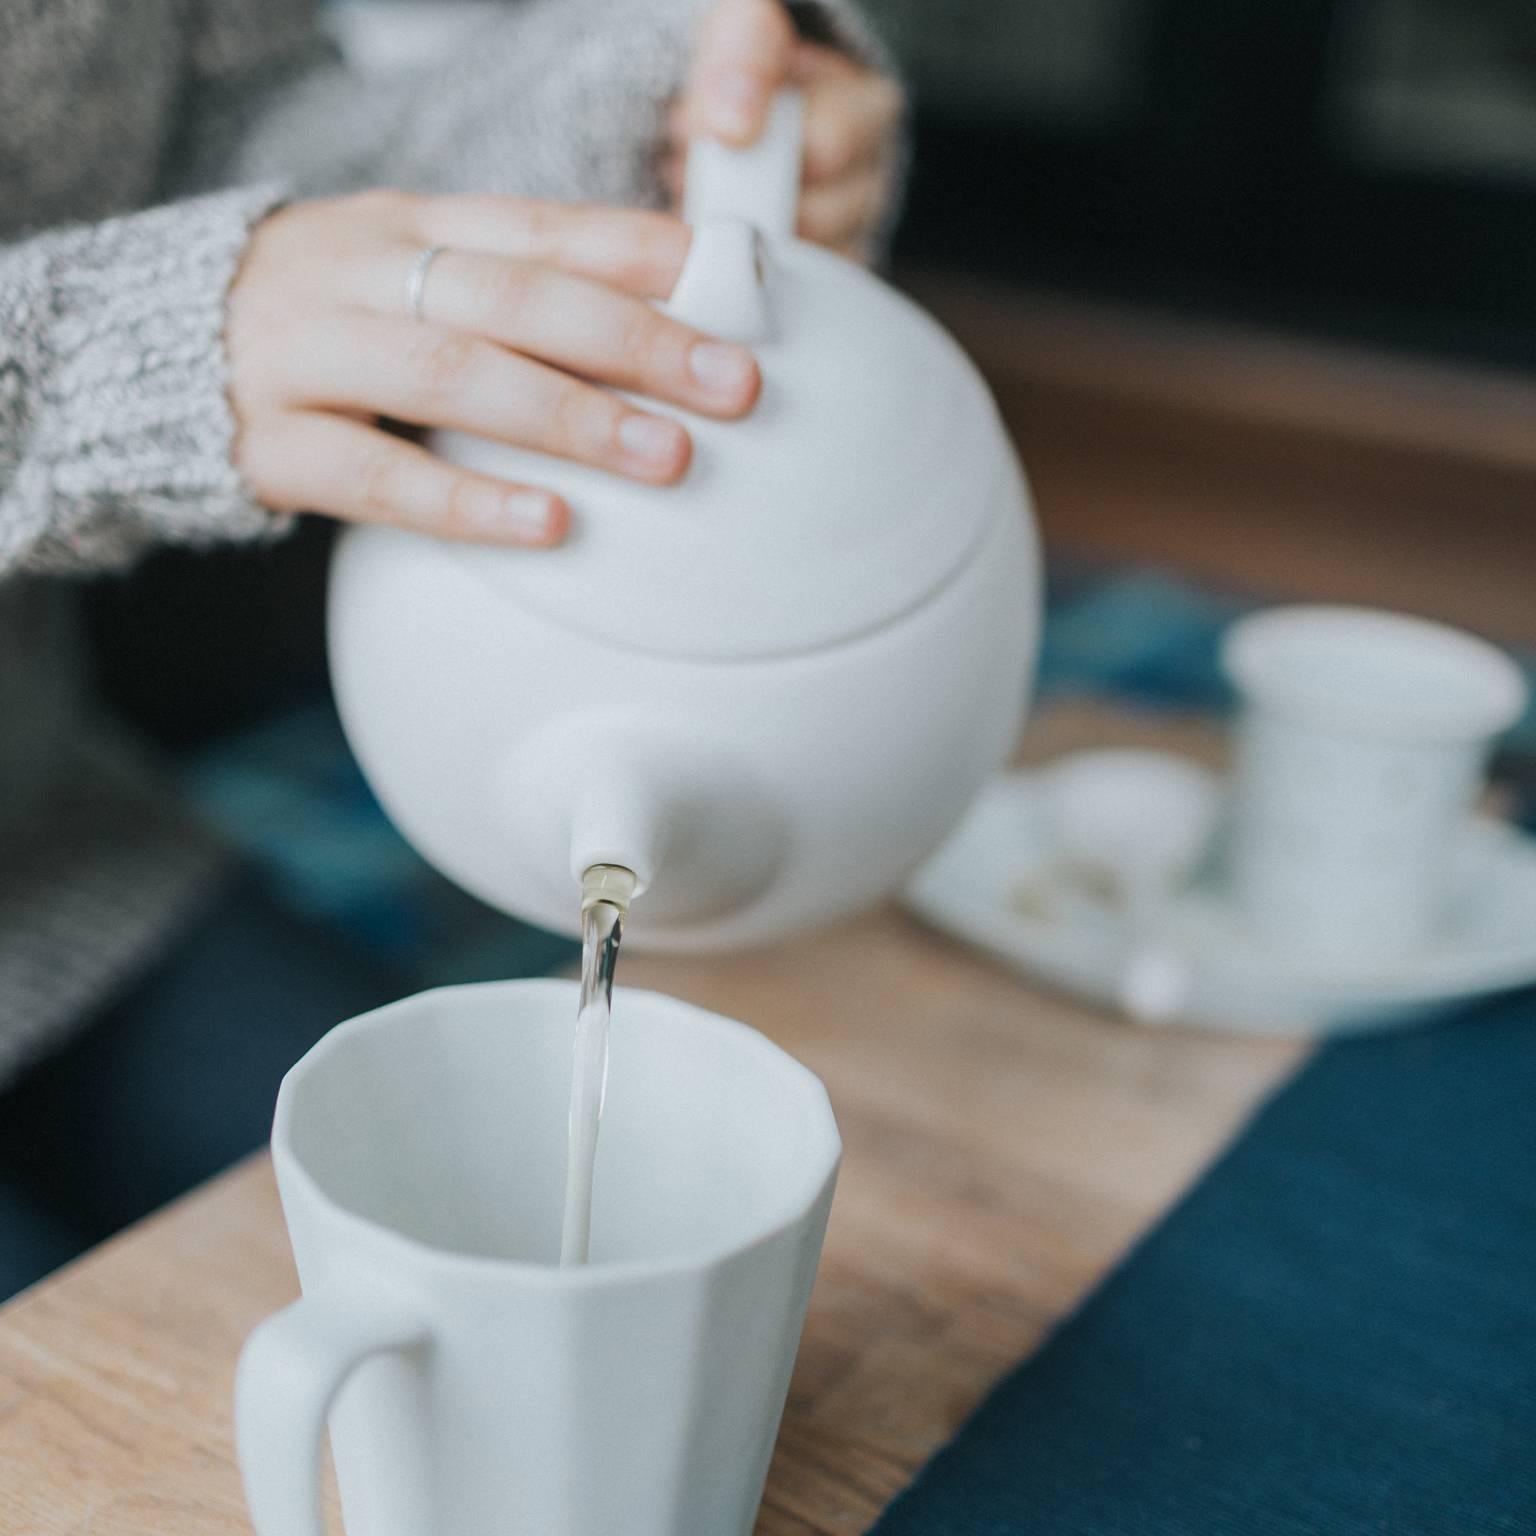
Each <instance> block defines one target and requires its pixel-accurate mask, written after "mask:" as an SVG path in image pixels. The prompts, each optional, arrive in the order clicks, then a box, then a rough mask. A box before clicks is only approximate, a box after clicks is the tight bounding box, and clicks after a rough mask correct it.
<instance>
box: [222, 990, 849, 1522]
mask: <svg viewBox="0 0 1536 1536" xmlns="http://www.w3.org/2000/svg"><path fill="white" fill-rule="evenodd" d="M575 1020H576V987H575V984H574V983H569V982H559V981H524V982H508V983H500V984H496V985H490V986H478V987H457V988H451V989H448V990H444V991H438V992H429V993H425V994H423V995H422V996H419V997H414V998H410V999H408V1000H407V1001H405V1002H401V1003H396V1004H393V1005H392V1006H390V1007H388V1008H383V1009H380V1010H379V1011H377V1012H375V1013H370V1014H366V1015H364V1016H363V1017H362V1018H359V1019H354V1020H352V1021H351V1022H350V1023H347V1024H343V1025H340V1026H339V1027H338V1028H336V1029H334V1030H332V1031H331V1033H330V1034H329V1035H327V1036H326V1037H325V1039H324V1040H322V1041H321V1042H320V1043H319V1044H318V1045H317V1046H315V1047H314V1049H313V1050H311V1051H310V1052H309V1054H308V1055H307V1056H305V1057H304V1059H303V1060H302V1061H300V1062H299V1063H298V1065H297V1066H295V1067H294V1068H293V1069H292V1071H290V1072H289V1074H288V1076H287V1077H286V1078H285V1079H284V1081H283V1086H282V1091H281V1093H280V1094H279V1096H278V1104H277V1117H276V1122H275V1124H274V1127H273V1132H272V1155H273V1162H274V1164H275V1166H276V1170H277V1179H278V1185H279V1188H280V1190H281V1193H282V1199H283V1211H284V1215H285V1216H286V1218H287V1223H288V1230H289V1236H290V1238H291V1240H292V1243H293V1250H294V1257H295V1259H296V1261H297V1263H298V1270H299V1277H300V1281H301V1283H302V1286H303V1292H304V1294H303V1297H302V1299H301V1300H299V1301H297V1302H295V1303H294V1304H293V1305H292V1306H291V1307H289V1308H287V1309H286V1310H285V1311H282V1312H279V1313H277V1314H276V1315H275V1316H273V1317H271V1318H268V1319H267V1321H266V1322H264V1323H263V1324H262V1325H261V1326H260V1327H259V1328H258V1329H257V1330H256V1331H255V1332H254V1333H253V1334H252V1335H251V1337H250V1340H249V1341H248V1343H247V1344H246V1347H245V1352H244V1354H243V1355H242V1357H241V1361H240V1369H239V1373H238V1376H237V1379H236V1388H235V1418H236V1433H237V1441H238V1448H239V1454H240V1467H241V1471H242V1473H243V1474H244V1478H245V1486H246V1495H247V1499H248V1502H249V1504H250V1509H251V1518H252V1523H253V1525H254V1527H255V1529H256V1532H257V1536H321V1532H322V1523H321V1517H320V1510H319V1497H318V1475H317V1474H318V1468H319V1453H320V1437H321V1435H322V1433H323V1432H324V1429H325V1427H326V1420H327V1415H328V1414H329V1416H330V1428H331V1444H332V1449H333V1452H334V1455H335V1462H336V1473H337V1479H338V1481H339V1483H340V1486H341V1498H342V1509H343V1513H344V1516H345V1519H346V1524H347V1528H348V1530H349V1531H351V1532H353V1533H354V1536H422V1533H423V1532H452V1533H453V1536H506V1533H507V1532H509V1531H520V1532H521V1531H526V1532H547V1533H551V1536H555V1533H558V1536H613V1533H615V1532H619V1531H622V1532H624V1533H625V1536H685V1533H692V1536H704V1533H709V1536H749V1533H750V1531H751V1529H752V1524H753V1519H754V1516H755V1514H756V1510H757V1504H758V1500H759V1498H760V1497H761V1494H762V1487H763V1481H764V1478H765V1477H766V1475H767V1471H768V1460H769V1456H770V1455H771V1453H772V1450H773V1443H774V1437H775V1432H776V1430H777V1426H778V1422H779V1416H780V1413H781V1412H782V1410H783V1406H784V1397H785V1393H786V1392H787V1390H788V1387H789V1377H790V1369H791V1366H792V1365H793V1362H794V1357H795V1350H796V1346H797V1343H798V1341H799V1337H800V1329H801V1324H802V1322H803V1320H804V1315H805V1307H806V1302H807V1300H808V1298H809V1295H810V1290H811V1281H812V1278H813V1277H814V1275H815V1272H816V1263H817V1259H818V1256H819V1254H820V1251H821V1240H822V1235H823V1232H824V1230H825V1227H826V1220H827V1212H828V1208H829V1207H830V1205H831V1200H832V1189H833V1184H834V1182H835V1179H836V1175H837V1165H838V1158H839V1155H840V1145H839V1141H838V1135H837V1127H836V1124H835V1123H834V1121H833V1118H832V1111H831V1108H830V1106H829V1104H828V1102H827V1096H826V1092H825V1090H824V1089H823V1088H822V1086H821V1083H820V1082H819V1081H818V1080H817V1079H816V1078H815V1077H814V1076H812V1074H811V1073H810V1072H808V1071H806V1069H805V1068H804V1067H802V1066H800V1065H799V1064H798V1063H796V1062H795V1061H793V1060H792V1059H791V1058H790V1057H788V1056H786V1055H785V1054H784V1053H783V1052H782V1051H780V1050H779V1049H778V1048H777V1047H776V1046H774V1045H772V1044H770V1043H769V1042H768V1041H767V1040H765V1039H764V1038H763V1037H762V1036H761V1035H759V1034H757V1033H755V1032H754V1031H752V1030H750V1029H748V1028H746V1026H745V1025H742V1024H736V1023H733V1022H731V1021H730V1020H728V1019H722V1018H718V1017H716V1016H715V1015H713V1014H708V1013H703V1012H701V1011H700V1010H698V1009H696V1008H690V1007H688V1006H687V1005H685V1004H683V1003H679V1002H675V1001H673V1000H672V999H670V998H665V997H659V996H657V995H655V994H653V993H645V992H629V991H621V992H619V993H618V994H617V995H616V997H615V999H614V1020H613V1037H612V1059H611V1068H610V1078H609V1090H608V1095H607V1101H606V1108H605V1112H604V1116H603V1131H602V1139H601V1142H600V1144H599V1148H598V1157H597V1184H596V1199H595V1204H594V1217H593V1245H592V1258H593V1262H592V1263H591V1264H590V1265H587V1266H584V1267H580V1268H567V1269H560V1268H558V1267H556V1259H557V1256H558V1254H559V1248H560V1220H561V1207H562V1202H563V1194H564V1188H563V1182H564V1165H565V1120H566V1106H567V1096H568V1089H569V1082H570V1071H571V1057H572V1040H573V1035H574V1027H575ZM333 1405H334V1406H333Z"/></svg>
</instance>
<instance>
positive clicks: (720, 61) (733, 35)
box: [662, 0, 903, 261]
mask: <svg viewBox="0 0 1536 1536" xmlns="http://www.w3.org/2000/svg"><path fill="white" fill-rule="evenodd" d="M788 84H793V85H798V86H799V87H800V88H801V90H802V91H803V92H804V94H805V159H804V166H803V170H802V177H803V180H802V183H801V192H800V215H799V225H798V233H799V234H800V235H801V236H802V237H804V238H805V239H807V240H814V241H815V242H816V243H817V244H818V245H825V246H829V247H831V249H833V250H835V251H838V252H839V253H841V254H842V255H845V256H849V257H852V258H853V259H854V260H856V261H867V260H868V259H869V256H870V252H871V242H872V239H873V236H874V232H875V230H876V229H877V227H878V226H879V223H880V219H881V216H882V215H883V214H884V212H885V209H886V207H887V205H888V204H889V202H890V198H891V193H892V191H893V184H894V180H895V177H894V168H893V166H892V163H891V160H892V157H891V152H890V151H891V145H892V141H893V137H894V133H895V129H896V125H897V122H898V121H899V119H900V117H901V113H902V109H903V99H902V93H901V88H900V87H899V86H898V85H897V84H896V82H895V81H894V80H890V79H887V78H886V77H885V76H884V75H881V74H878V73H876V72H875V71H874V70H871V69H867V68H865V67H864V66H862V65H860V64H858V63H857V62H855V61H854V60H853V59H850V58H849V57H848V56H847V55H846V54H844V53H840V52H839V51H838V50H836V49H835V48H826V47H822V46H821V45H820V44H816V43H807V42H802V41H800V40H799V38H798V37H797V36H796V34H795V29H794V24H793V23H792V22H791V21H790V18H789V13H788V11H786V10H785V9H784V7H783V6H782V5H781V4H780V3H779V0H715V4H714V5H713V6H712V7H711V8H710V10H709V11H707V12H706V13H705V16H704V20H703V24H702V26H701V28H700V31H699V38H698V43H697V46H696V47H695V50H694V55H693V63H692V66H691V68H690V70H689V76H688V85H687V88H686V90H685V91H684V93H683V96H682V98H681V99H680V100H679V101H677V102H676V103H674V105H673V107H672V110H671V112H670V113H669V114H668V120H667V146H666V152H665V156H664V159H663V163H662V171H663V175H664V177H665V179H666V183H667V186H668V189H669V190H670V192H671V194H672V198H673V202H674V206H680V205H681V201H682V191H683V165H684V160H685V157H686V154H687V148H688V141H689V140H690V139H691V138H694V137H695V136H698V135H701V134H707V135H710V136H712V137H714V138H718V139H722V140H724V141H725V142H726V143H727V144H738V145H740V144H750V143H752V142H753V141H755V140H756V138H757V136H758V134H759V133H761V132H762V129H763V126H764V124H765V122H766V121H767V116H768V108H769V104H770V102H771V101H772V99H773V93H774V92H775V91H776V90H778V89H779V87H780V86H782V85H788Z"/></svg>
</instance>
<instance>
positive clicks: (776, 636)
mask: <svg viewBox="0 0 1536 1536" xmlns="http://www.w3.org/2000/svg"><path fill="white" fill-rule="evenodd" d="M793 112H794V103H792V102H790V103H786V102H785V101H784V100H782V99H781V101H780V103H779V104H778V107H777V108H776V111H775V114H774V121H773V123H772V124H771V125H770V128H769V131H768V133H767V134H766V135H765V141H764V143H763V144H761V145H759V146H758V147H757V148H756V149H754V150H752V151H747V152H745V153H744V154H743V152H738V151H728V150H725V149H724V148H723V147H722V146H719V145H714V144H711V145H708V146H707V148H706V146H704V145H702V144H700V145H695V147H694V149H693V150H692V152H691V154H690V162H689V180H690V186H691V187H692V186H693V184H694V183H695V182H696V181H702V182H703V184H704V185H706V186H707V185H708V184H709V179H710V178H709V177H708V176H704V175H703V174H702V169H701V166H700V159H701V154H704V155H707V156H708V163H707V169H709V170H711V171H713V172H717V173H718V181H719V183H720V185H721V186H722V188H726V187H730V186H736V187H737V188H738V189H739V188H740V187H742V186H744V185H745V186H750V185H751V184H752V180H753V178H752V177H751V176H748V175H745V174H743V175H740V176H735V175H734V174H733V173H734V171H735V169H736V167H737V166H739V165H740V162H742V161H743V160H746V159H748V158H749V157H751V156H754V155H756V156H758V157H759V164H761V162H762V161H763V160H766V161H768V162H769V163H770V169H772V168H773V167H774V166H777V168H778V170H779V172H780V173H781V174H780V176H779V181H780V183H781V184H782V182H783V181H784V177H783V175H782V168H783V165H784V164H785V162H786V161H787V163H788V164H789V166H790V168H791V177H790V186H791V188H792V186H793V176H792V173H793V169H794V167H796V166H798V163H799V161H798V122H797V121H796V122H794V123H792V124H791V125H790V128H789V129H786V127H785V123H784V119H785V117H786V115H790V116H792V115H793ZM791 132H792V133H793V143H792V145H791V146H790V149H789V150H786V148H785V144H786V139H787V137H788V135H789V134H790V133H791ZM791 156H792V158H791ZM775 157H777V159H775ZM733 162H734V164H733ZM758 179H759V180H761V179H762V178H761V177H760V178H758ZM769 179H770V180H771V179H772V178H771V177H770V178H769ZM783 201H784V200H783V199H780V202H781V206H780V207H779V208H778V209H777V210H775V209H773V208H771V207H770V208H769V210H768V211H767V213H766V214H765V216H764V218H763V219H762V220H761V221H760V223H766V224H767V225H769V228H768V229H767V230H760V231H759V232H754V231H752V230H749V229H748V227H747V226H746V225H745V224H743V223H741V222H739V221H736V220H734V219H725V220H720V219H715V218H712V217H704V218H702V219H701V220H700V222H699V223H697V224H696V226H695V238H694V244H693V248H692V250H691V251H690V254H689V259H688V262H687V264H686V266H685V270H684V272H683V275H682V278H681V279H680V280H679V282H678V286H677V290H676V292H675V293H674V295H673V298H672V300H671V303H670V305H669V309H670V310H671V312H673V313H676V314H678V315H679V317H680V318H683V319H686V320H688V321H689V322H690V323H692V324H696V325H698V326H700V327H701V328H702V329H705V330H709V331H712V332H714V333H716V334H721V335H727V336H730V337H732V339H737V340H742V341H745V342H748V343H749V344H750V345H751V346H752V347H753V349H754V351H755V352H756V355H757V357H758V360H759V363H760V366H761V370H762V375H763V389H762V395H761V397H760V399H759V401H758V404H757V406H756V409H755V410H754V411H753V412H752V413H751V415H749V416H748V417H746V418H745V419H743V420H741V421H735V422H719V421H714V420H710V419H707V418H704V417H701V416H697V415H694V414H692V413H689V412H686V411H682V410H673V411H672V414H674V415H675V416H676V417H677V419H679V420H681V421H683V422H684V423H685V424H686V425H687V427H688V430H689V432H690V433H691V434H692V437H693V441H694V454H693V460H692V464H691V466H690V468H689V470H688V473H687V475H686V477H685V479H684V480H683V481H682V483H681V484H679V485H676V486H670V487H656V486H647V485H641V484H637V483H634V482H631V481H627V480H621V479H619V478H617V477H614V476H612V475H607V474H604V473H602V472H601V471H598V470H595V469H590V468H587V467H585V466H579V465H573V464H570V463H567V462H565V461H563V460H558V459H555V458H552V457H549V456H546V455H541V454H536V453H531V452H527V451H525V450H521V449H515V448H511V447H509V446H507V445H505V444H500V443H494V442H489V441H485V440H482V439H475V438H469V437H464V436H461V435H459V434H440V435H439V437H438V440H437V446H438V448H439V451H440V452H442V453H444V454H445V455H446V456H448V457H450V458H452V459H454V460H455V461H456V462H459V463H462V464H464V465H466V466H468V467H471V468H474V469H477V470H479V471H481V472H483V473H486V474H490V475H497V476H501V477H503V478H506V479H509V480H517V481H522V482H525V483H528V484H534V485H541V486H545V487H548V488H549V489H551V490H555V491H557V492H559V493H560V494H561V495H562V496H564V497H565V498H566V500H567V501H568V502H569V503H570V506H571V508H572V510H573V512H574V513H575V514H576V523H575V527H574V528H573V531H572V535H571V537H570V539H569V541H568V542H567V543H566V544H565V545H564V546H562V547H560V548H558V549H555V550H550V551H547V552H542V551H541V552H539V553H538V554H530V553H528V552H526V551H518V550H506V549H500V550H498V549H486V548H481V547H474V546H467V545H466V546H460V547H459V548H457V549H456V550H455V551H454V557H455V558H458V559H462V560H464V561H466V562H468V563H470V564H471V565H472V566H473V568H474V569H475V570H476V571H477V572H478V573H479V574H480V575H481V576H482V577H483V578H484V579H486V580H488V581H490V582H492V583H493V584H494V585H495V586H496V587H497V588H498V589H499V590H500V591H501V592H502V593H503V594H505V595H506V596H507V597H509V598H510V599H512V600H514V601H516V602H518V603H520V604H523V605H525V606H528V607H530V608H533V609H535V610H537V611H539V612H540V613H542V614H543V616H544V617H546V618H547V619H549V620H550V621H552V622H553V623H555V624H557V625H562V626H564V627H567V628H571V629H577V630H581V631H584V632H586V633H588V634H590V635H593V636H596V637H598V638H600V639H602V640H605V641H608V642H610V643H612V644H614V645H617V646H620V647H623V648H625V649H638V650H647V651H651V652H653V653H659V654H665V655H672V656H680V657H689V658H695V659H701V660H704V659H708V660H746V659H751V658H759V657H770V656H779V655H785V654H791V653H794V652H800V651H807V650H812V649H817V648H820V647H823V646H826V645H829V644H833V643H836V642H838V641H842V640H847V639H851V638H853V637H854V636H856V635H859V634H861V633H865V632H868V631H871V630H874V629H876V628H879V627H881V626H882V625H884V624H886V623H889V622H890V621H891V620H893V619H895V618H897V617H899V616H900V615H902V614H903V613H905V612H906V611H908V610H910V609H912V608H913V607H915V606H917V605H918V604H919V603H921V602H922V601H923V600H924V599H925V598H927V597H928V596H929V595H931V594H932V593H933V592H935V591H936V590H937V589H939V588H940V587H942V586H943V585H945V584H946V582H947V581H948V580H949V579H950V578H951V577H952V576H953V575H954V574H955V573H956V571H957V570H958V569H959V568H960V567H961V566H962V565H963V564H964V563H965V561H966V559H967V557H968V556H969V555H970V553H971V552H972V551H973V550H974V549H975V548H976V546H977V545H978V543H979V542H980V540H981V537H982V534H983V533H984V531H985V529H986V527H987V524H988V521H989V517H990V516H991V515H993V514H994V512H995V508H996V506H997V504H998V498H999V494H1000V492H1001V491H1002V487H1003V485H1004V484H1005V483H1007V482H1011V481H1012V480H1014V479H1015V478H1016V477H1017V474H1018V471H1017V468H1016V465H1015V462H1014V459H1013V455H1012V450H1011V448H1010V447H1009V445H1008V443H1007V440H1006V437H1005V436H1004V433H1003V429H1002V426H1001V423H1000V422H999V420H998V417H997V412H996V409H995V407H994V406H993V403H992V400H991V397H990V395H989V394H988V392H987V389H986V386H985V385H984V384H983V382H982V380H981V378H980V375H979V374H978V373H977V372H976V370H975V369H974V368H973V367H972V365H971V364H970V362H969V361H968V360H967V358H966V357H965V355H964V354H963V353H962V352H961V350H960V348H959V347H958V346H957V345H956V343H955V342H954V341H953V340H952V339H951V338H950V337H949V336H948V335H947V334H946V333H945V332H944V331H943V330H942V328H941V327H940V326H938V325H937V324H936V323H935V322H934V321H933V320H931V319H930V318H929V317H928V316H927V315H925V314H924V313H923V312H922V311H921V310H920V309H918V308H917V306H916V305H914V304H912V303H911V302H910V301H909V300H907V299H905V298H903V297H902V296H901V295H899V294H897V293H896V292H895V291H894V290H892V289H890V288H888V287H887V286H886V285H885V284H884V283H882V282H880V281H879V280H878V279H877V278H875V277H873V276H872V275H870V274H869V273H868V272H866V271H864V270H863V269H862V268H860V267H857V266H855V265H854V264H853V263H851V262H848V261H844V260H843V259H841V258H840V257H837V256H834V255H832V254H830V253H828V252H825V251H822V250H819V249H817V248H815V247H813V246H810V245H807V244H805V243H803V242H800V241H797V240H794V239H792V238H789V237H788V236H787V235H785V234H784V233H783V231H782V229H781V228H780V229H777V230H775V229H774V228H773V227H772V226H774V225H775V224H779V225H782V223H783V222H784V218H785V214H784V210H783V207H782V203H783ZM770 202H771V199H770ZM789 203H790V207H791V208H792V197H791V198H790V199H789ZM691 211H695V212H697V211H698V210H697V209H696V208H694V209H692V210H691ZM731 211H732V212H735V211H737V210H735V209H732V210H731ZM647 408H648V409H651V410H655V409H658V407H656V406H655V405H653V404H648V405H647Z"/></svg>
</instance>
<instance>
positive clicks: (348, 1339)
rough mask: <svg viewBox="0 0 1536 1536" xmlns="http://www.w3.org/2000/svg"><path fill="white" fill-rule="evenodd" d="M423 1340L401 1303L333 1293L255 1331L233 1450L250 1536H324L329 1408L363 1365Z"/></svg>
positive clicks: (244, 1358) (307, 1300)
mask: <svg viewBox="0 0 1536 1536" xmlns="http://www.w3.org/2000/svg"><path fill="white" fill-rule="evenodd" d="M427 1338H428V1330H427V1327H426V1325H425V1324H424V1323H423V1322H422V1321H421V1319H420V1318H419V1317H416V1316H414V1315H413V1314H412V1313H411V1312H409V1311H408V1310H406V1308H405V1307H404V1306H402V1305H401V1304H400V1303H399V1302H395V1301H391V1300H385V1299H382V1298H378V1299H373V1298H368V1297H366V1296H359V1295H356V1294H352V1293H347V1294H342V1293H341V1292H339V1291H336V1290H332V1291H323V1292H321V1293H319V1294H317V1295H314V1296H303V1297H300V1299H299V1300H298V1301H296V1302H294V1303H293V1304H292V1306H288V1307H284V1308H283V1310H282V1311H281V1312H274V1313H273V1314H272V1316H271V1317H269V1318H268V1319H267V1320H266V1321H265V1322H264V1323H261V1324H260V1325H259V1326H258V1327H257V1328H256V1330H255V1332H254V1333H252V1334H251V1336H250V1338H248V1339H247V1340H246V1341H245V1348H244V1349H243V1350H241V1352H240V1365H239V1368H238V1369H237V1370H236V1372H235V1448H236V1451H237V1453H238V1456H239V1461H240V1475H241V1477H242V1479H243V1480H244V1483H245V1499H246V1503H247V1505H248V1506H249V1507H250V1514H251V1525H252V1527H253V1528H254V1530H255V1532H256V1536H325V1517H324V1514H323V1512H322V1510H321V1506H320V1438H321V1436H322V1435H323V1434H324V1433H325V1424H326V1418H327V1415H328V1414H329V1413H330V1410H331V1404H332V1403H333V1402H334V1401H335V1400H336V1395H337V1393H339V1392H340V1391H341V1389H342V1387H343V1386H344V1385H345V1384H346V1381H347V1378H348V1377H349V1376H351V1374H352V1372H353V1371H355V1370H356V1369H357V1367H358V1366H359V1365H361V1364H362V1363H363V1361H365V1360H367V1359H369V1358H370V1357H371V1356H374V1355H378V1354H383V1353H385V1352H387V1351H389V1350H401V1349H410V1348H411V1347H413V1346H415V1345H419V1344H422V1343H425V1342H426V1340H427Z"/></svg>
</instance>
